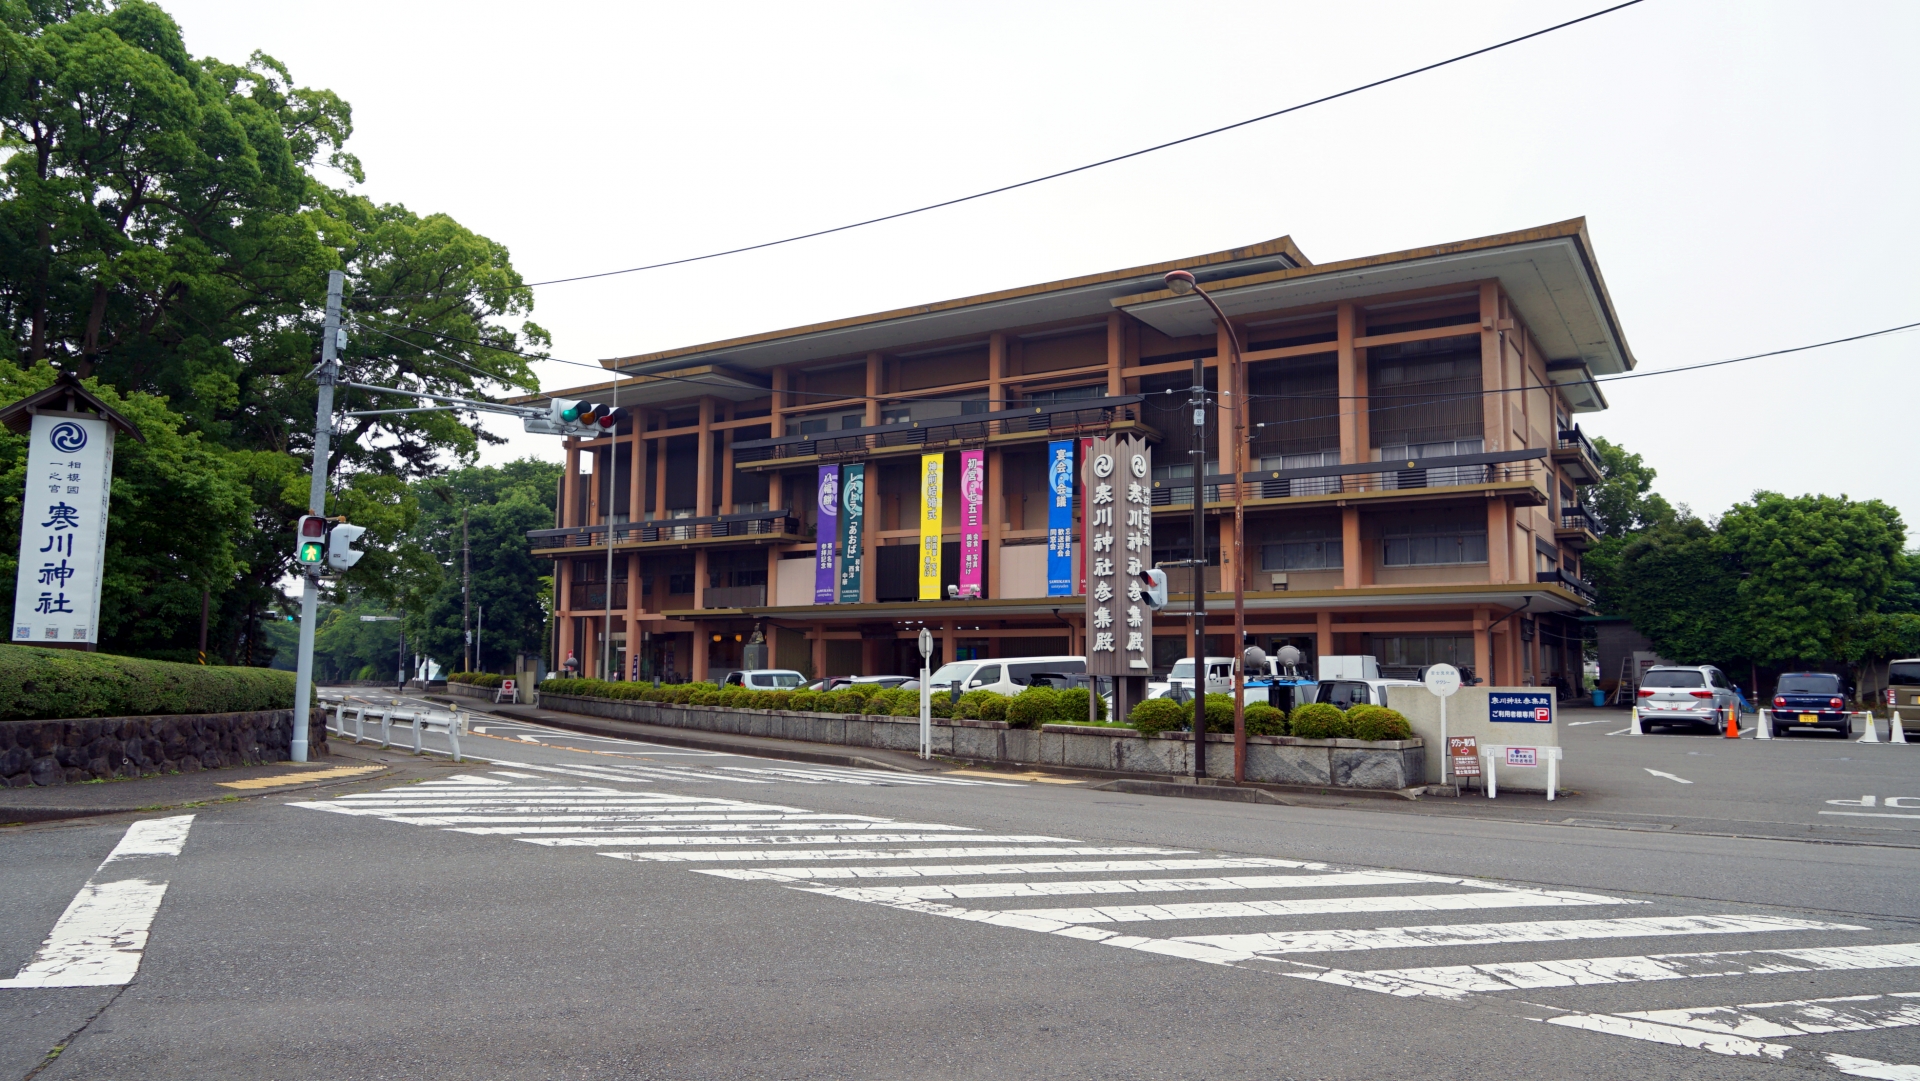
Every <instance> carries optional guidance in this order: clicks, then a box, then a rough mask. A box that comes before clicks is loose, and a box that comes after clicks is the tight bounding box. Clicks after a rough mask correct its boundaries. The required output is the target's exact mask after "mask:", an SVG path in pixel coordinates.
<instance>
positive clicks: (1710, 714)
mask: <svg viewBox="0 0 1920 1081" xmlns="http://www.w3.org/2000/svg"><path fill="white" fill-rule="evenodd" d="M1739 701H1740V700H1739V698H1738V697H1736V696H1735V694H1734V690H1733V683H1732V681H1730V680H1728V679H1727V677H1726V674H1725V673H1723V672H1721V671H1720V670H1719V669H1718V668H1715V667H1714V666H1712V665H1710V664H1701V665H1688V666H1686V667H1684V668H1683V667H1680V666H1678V665H1673V666H1664V665H1663V666H1661V667H1658V668H1649V669H1647V674H1646V675H1645V676H1644V677H1642V678H1641V680H1640V692H1639V694H1638V696H1637V697H1636V698H1635V699H1634V705H1636V706H1638V707H1640V726H1641V727H1642V728H1652V727H1653V726H1655V725H1661V724H1684V725H1688V726H1692V727H1705V728H1712V729H1715V730H1717V731H1718V732H1720V733H1721V734H1722V735H1725V734H1726V731H1727V717H1728V716H1729V714H1730V713H1731V712H1732V711H1733V710H1735V709H1738V708H1739Z"/></svg>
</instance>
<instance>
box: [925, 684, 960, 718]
mask: <svg viewBox="0 0 1920 1081" xmlns="http://www.w3.org/2000/svg"><path fill="white" fill-rule="evenodd" d="M927 711H928V712H929V713H932V714H933V715H934V716H935V717H945V718H949V719H951V718H952V717H953V715H954V714H953V695H952V693H951V692H948V691H935V692H933V697H932V699H930V700H929V701H928V703H927Z"/></svg>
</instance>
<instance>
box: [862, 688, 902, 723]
mask: <svg viewBox="0 0 1920 1081" xmlns="http://www.w3.org/2000/svg"><path fill="white" fill-rule="evenodd" d="M893 699H894V694H893V691H892V689H890V688H885V687H883V688H881V689H880V690H878V691H875V692H874V693H872V694H870V695H868V696H867V700H866V701H865V702H864V703H862V704H861V706H860V712H862V713H867V714H872V715H873V716H876V717H884V716H887V715H888V714H891V713H892V712H893Z"/></svg>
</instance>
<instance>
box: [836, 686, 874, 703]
mask: <svg viewBox="0 0 1920 1081" xmlns="http://www.w3.org/2000/svg"><path fill="white" fill-rule="evenodd" d="M885 689H886V688H884V687H882V686H880V685H879V684H878V683H849V684H847V685H846V686H845V687H842V688H840V690H841V691H844V692H846V693H847V694H851V695H853V696H855V697H856V698H858V699H860V700H861V701H862V702H864V701H866V700H867V699H869V698H872V697H873V696H874V695H876V694H879V693H880V692H881V691H883V690H885ZM836 693H838V692H836Z"/></svg>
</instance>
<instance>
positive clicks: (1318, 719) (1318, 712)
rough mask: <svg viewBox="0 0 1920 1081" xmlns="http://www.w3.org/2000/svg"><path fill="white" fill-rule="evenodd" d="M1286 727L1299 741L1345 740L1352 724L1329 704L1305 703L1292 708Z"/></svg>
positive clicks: (1338, 709) (1338, 708) (1344, 715)
mask: <svg viewBox="0 0 1920 1081" xmlns="http://www.w3.org/2000/svg"><path fill="white" fill-rule="evenodd" d="M1287 727H1288V728H1290V729H1292V730H1293V734H1294V735H1296V736H1299V737H1300V738H1301V739H1347V738H1350V737H1351V736H1352V735H1353V723H1352V722H1351V721H1349V720H1347V715H1346V714H1345V713H1343V712H1341V710H1340V707H1339V706H1336V705H1334V704H1333V703H1331V702H1306V703H1303V704H1301V705H1298V706H1295V707H1294V708H1293V716H1291V717H1288V718H1287Z"/></svg>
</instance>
